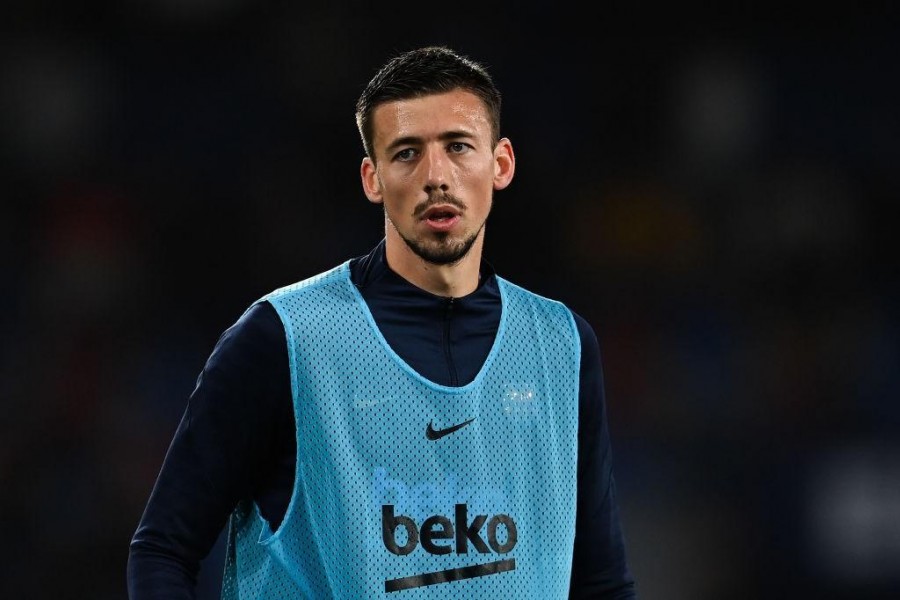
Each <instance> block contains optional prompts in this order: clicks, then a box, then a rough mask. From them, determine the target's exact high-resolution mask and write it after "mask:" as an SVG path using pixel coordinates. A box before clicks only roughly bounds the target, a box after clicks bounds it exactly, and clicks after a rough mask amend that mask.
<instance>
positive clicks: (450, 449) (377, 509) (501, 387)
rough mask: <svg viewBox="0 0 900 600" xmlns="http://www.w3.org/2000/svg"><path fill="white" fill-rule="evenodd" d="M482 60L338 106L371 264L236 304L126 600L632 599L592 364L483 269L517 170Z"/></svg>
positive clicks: (392, 84)
mask: <svg viewBox="0 0 900 600" xmlns="http://www.w3.org/2000/svg"><path fill="white" fill-rule="evenodd" d="M500 105H501V98H500V93H499V91H498V90H497V88H496V86H495V84H494V82H493V80H492V77H491V76H490V75H489V73H488V71H487V70H486V69H485V68H484V67H483V65H481V64H479V63H477V62H475V61H473V60H471V59H470V58H468V57H465V56H463V55H461V54H459V53H457V52H456V51H454V50H452V49H450V48H446V47H440V46H431V47H423V48H418V49H415V50H411V51H408V52H404V53H401V54H399V55H397V56H395V57H393V58H392V59H390V60H389V61H388V62H387V63H386V64H385V65H384V66H383V67H382V68H381V69H380V70H379V71H378V72H377V73H376V74H375V76H374V77H373V78H372V79H371V81H370V82H369V84H368V86H367V87H366V88H365V90H364V91H363V92H362V95H361V96H360V97H359V100H358V102H357V111H356V121H357V125H358V127H359V132H360V134H361V136H362V143H363V146H364V149H365V157H364V158H363V160H362V165H361V167H360V177H361V180H362V187H363V191H364V193H365V195H366V197H367V198H368V199H369V201H370V202H373V203H375V204H378V205H381V206H382V207H383V209H384V223H385V235H384V238H383V240H382V241H381V242H380V243H379V244H378V245H377V246H376V247H375V248H373V249H371V251H370V252H368V254H365V255H362V256H358V257H356V258H352V259H349V260H347V261H346V262H343V263H342V264H339V265H337V266H335V267H334V268H332V269H330V270H328V271H326V272H324V273H320V274H317V275H315V276H312V277H309V278H307V279H305V280H303V281H300V282H298V283H294V284H292V285H287V286H285V287H282V288H280V289H277V290H275V291H272V292H271V293H269V294H267V295H265V296H264V297H262V298H260V299H259V300H258V301H257V302H255V303H253V304H252V305H251V306H250V307H249V308H248V309H247V310H246V312H245V313H244V314H243V315H242V316H241V317H240V318H239V319H238V320H237V321H236V323H235V324H234V325H233V326H232V327H230V328H229V329H228V330H226V331H225V332H224V334H223V335H222V337H221V338H220V339H219V341H218V343H217V344H216V347H215V349H214V350H213V352H212V354H211V356H210V357H209V360H208V361H207V364H206V366H205V367H204V369H203V372H202V373H201V376H200V377H199V378H198V382H197V386H196V388H195V390H194V392H193V393H192V395H191V398H190V401H189V403H188V406H187V409H186V411H185V414H184V417H183V419H182V421H181V424H180V425H179V427H178V430H177V432H176V434H175V437H174V439H173V440H172V443H171V446H170V448H169V451H168V453H167V455H166V458H165V461H164V464H163V466H162V469H161V471H160V473H159V477H158V479H157V481H156V484H155V485H154V488H153V492H152V494H151V495H150V499H149V501H148V503H147V506H146V509H145V511H144V514H143V517H142V519H141V521H140V524H139V525H138V528H137V530H136V532H135V534H134V537H133V540H132V542H131V548H130V554H129V563H128V589H129V595H130V598H131V599H132V600H143V599H146V598H166V599H167V600H172V599H175V598H191V597H193V594H194V591H193V588H194V585H195V580H196V574H197V571H198V568H199V567H198V565H199V562H200V560H201V559H203V557H205V556H206V554H207V553H208V552H209V550H210V548H211V547H212V545H213V544H214V542H215V541H216V539H217V536H218V534H219V532H220V530H221V529H222V527H223V526H224V525H225V523H226V522H227V523H229V528H228V549H227V556H226V568H225V573H224V579H223V586H222V594H223V598H228V599H231V598H234V599H245V598H254V599H256V598H265V599H273V598H277V599H281V598H315V599H319V598H350V599H361V598H399V599H402V598H411V599H412V598H489V599H492V600H495V599H509V598H515V599H516V600H525V599H535V600H548V599H557V598H560V599H561V598H610V599H612V598H615V599H624V598H635V597H636V596H635V584H634V579H633V577H632V575H631V574H630V571H629V568H628V564H627V561H626V553H625V543H624V537H623V534H622V529H621V526H620V519H619V514H618V508H617V501H616V493H615V483H614V478H613V469H612V454H611V448H610V438H609V433H608V428H607V421H606V408H605V400H604V390H603V377H602V368H601V360H600V351H599V346H598V342H597V338H596V335H595V333H594V331H593V330H592V328H591V327H590V325H589V324H588V323H587V322H586V321H585V320H584V319H583V318H582V317H580V316H579V315H577V314H575V313H574V312H573V311H572V310H571V309H569V308H568V307H567V306H566V305H565V304H563V303H562V302H560V301H557V300H553V299H549V298H545V297H542V296H539V295H537V294H535V293H533V292H530V291H528V290H526V289H524V288H522V287H520V286H519V285H516V284H515V283H513V282H511V281H508V280H506V279H504V278H502V277H501V276H500V275H498V274H497V273H495V272H494V270H493V269H492V267H491V265H490V264H489V263H488V262H487V261H486V260H484V259H483V257H482V249H483V244H484V236H485V223H486V222H487V219H488V216H489V214H490V211H491V206H492V202H493V197H494V192H496V191H499V190H503V189H504V188H506V187H507V186H508V185H509V184H510V182H511V181H512V179H513V175H514V173H515V169H516V160H515V154H514V152H513V146H512V143H511V142H510V140H509V139H507V138H505V137H501V135H500Z"/></svg>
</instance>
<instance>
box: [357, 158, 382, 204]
mask: <svg viewBox="0 0 900 600" xmlns="http://www.w3.org/2000/svg"><path fill="white" fill-rule="evenodd" d="M359 176H360V179H362V186H363V191H364V192H365V193H366V198H368V199H369V202H371V203H373V204H381V203H382V201H383V197H382V194H381V180H380V179H379V178H378V169H376V168H375V162H374V161H373V160H372V159H371V158H369V157H368V156H367V157H365V158H364V159H363V161H362V165H360V167H359Z"/></svg>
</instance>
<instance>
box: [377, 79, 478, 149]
mask: <svg viewBox="0 0 900 600" xmlns="http://www.w3.org/2000/svg"><path fill="white" fill-rule="evenodd" d="M372 121H373V124H374V128H373V132H374V134H375V135H374V141H375V145H376V146H381V145H384V144H389V143H391V141H393V140H395V139H397V138H402V137H416V138H423V139H428V138H430V137H436V136H439V135H440V134H441V133H444V132H447V131H460V132H467V133H469V134H471V135H473V136H476V137H477V136H481V135H484V136H488V137H489V136H490V118H489V117H488V112H487V108H486V107H485V105H484V103H483V102H482V101H481V99H480V98H479V97H478V96H476V95H475V94H473V93H472V92H469V91H466V90H461V89H458V90H453V91H451V92H445V93H442V94H429V95H427V96H421V97H418V98H409V99H406V100H395V101H392V102H386V103H384V104H382V105H380V106H378V107H377V108H376V109H375V110H374V111H373V113H372Z"/></svg>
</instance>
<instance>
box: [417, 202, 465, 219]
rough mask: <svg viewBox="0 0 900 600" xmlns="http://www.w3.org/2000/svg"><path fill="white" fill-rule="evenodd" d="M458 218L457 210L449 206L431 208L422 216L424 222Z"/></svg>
mask: <svg viewBox="0 0 900 600" xmlns="http://www.w3.org/2000/svg"><path fill="white" fill-rule="evenodd" d="M458 216H459V209H458V208H455V207H453V206H450V205H449V204H443V205H438V206H432V207H431V208H429V209H428V210H426V211H425V212H424V213H423V214H422V220H424V221H438V222H440V221H447V220H449V219H452V218H454V217H458Z"/></svg>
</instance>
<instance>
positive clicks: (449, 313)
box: [443, 298, 459, 387]
mask: <svg viewBox="0 0 900 600" xmlns="http://www.w3.org/2000/svg"><path fill="white" fill-rule="evenodd" d="M452 318H453V298H447V304H446V306H445V308H444V333H443V338H444V340H443V342H444V343H443V346H444V357H445V358H446V359H447V371H448V373H449V374H450V386H451V387H457V386H458V385H459V378H458V376H457V374H456V365H455V364H454V363H453V353H452V352H451V351H450V320H451V319H452Z"/></svg>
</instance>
